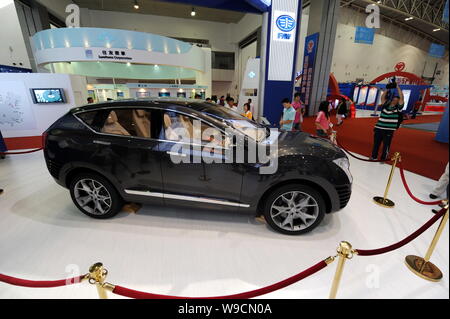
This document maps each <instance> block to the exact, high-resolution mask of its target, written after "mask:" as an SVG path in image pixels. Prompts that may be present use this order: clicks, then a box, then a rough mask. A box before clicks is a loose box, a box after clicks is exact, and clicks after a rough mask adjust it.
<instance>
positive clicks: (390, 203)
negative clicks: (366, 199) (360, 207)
mask: <svg viewBox="0 0 450 319" xmlns="http://www.w3.org/2000/svg"><path fill="white" fill-rule="evenodd" d="M373 201H374V202H375V203H376V204H378V205H380V206H383V207H387V208H392V207H394V206H395V203H394V202H393V201H391V200H390V199H387V198H386V199H384V198H383V197H379V196H375V197H374V198H373Z"/></svg>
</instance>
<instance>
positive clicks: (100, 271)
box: [89, 262, 114, 299]
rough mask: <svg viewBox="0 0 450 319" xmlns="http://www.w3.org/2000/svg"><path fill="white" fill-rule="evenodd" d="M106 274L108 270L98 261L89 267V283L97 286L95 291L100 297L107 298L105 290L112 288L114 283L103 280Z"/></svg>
mask: <svg viewBox="0 0 450 319" xmlns="http://www.w3.org/2000/svg"><path fill="white" fill-rule="evenodd" d="M107 275H108V270H106V269H105V268H104V267H103V264H102V263H100V262H98V263H95V264H93V265H92V266H91V267H89V283H90V284H92V285H96V286H97V293H98V296H99V298H100V299H108V294H107V291H108V290H110V291H112V290H113V289H114V285H112V284H110V283H107V282H105V279H106V276H107Z"/></svg>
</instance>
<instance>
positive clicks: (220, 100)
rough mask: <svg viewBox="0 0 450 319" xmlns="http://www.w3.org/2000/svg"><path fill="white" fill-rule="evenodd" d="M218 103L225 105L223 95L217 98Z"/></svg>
mask: <svg viewBox="0 0 450 319" xmlns="http://www.w3.org/2000/svg"><path fill="white" fill-rule="evenodd" d="M219 105H222V106H225V96H223V95H222V96H221V97H220V99H219Z"/></svg>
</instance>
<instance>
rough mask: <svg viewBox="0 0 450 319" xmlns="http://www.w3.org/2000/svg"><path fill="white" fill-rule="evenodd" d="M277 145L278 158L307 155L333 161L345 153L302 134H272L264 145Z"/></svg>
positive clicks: (314, 137) (320, 139)
mask: <svg viewBox="0 0 450 319" xmlns="http://www.w3.org/2000/svg"><path fill="white" fill-rule="evenodd" d="M273 143H278V156H289V155H308V156H316V157H320V158H327V159H335V158H339V157H345V156H346V155H345V153H344V152H343V151H342V150H341V149H340V148H339V147H338V146H336V145H334V144H332V143H331V142H330V141H329V140H327V139H324V138H321V137H317V136H313V135H311V134H308V133H304V132H286V131H278V132H273V131H272V134H271V136H270V137H269V139H268V140H267V141H266V144H273Z"/></svg>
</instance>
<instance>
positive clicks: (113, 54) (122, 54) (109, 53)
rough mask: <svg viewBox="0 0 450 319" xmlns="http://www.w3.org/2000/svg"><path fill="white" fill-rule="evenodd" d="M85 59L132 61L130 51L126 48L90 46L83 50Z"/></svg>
mask: <svg viewBox="0 0 450 319" xmlns="http://www.w3.org/2000/svg"><path fill="white" fill-rule="evenodd" d="M84 52H85V54H86V58H87V59H95V60H106V61H128V62H129V61H132V60H133V57H132V56H131V55H132V51H131V52H128V50H126V49H102V48H92V49H86V50H85V51H84Z"/></svg>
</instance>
